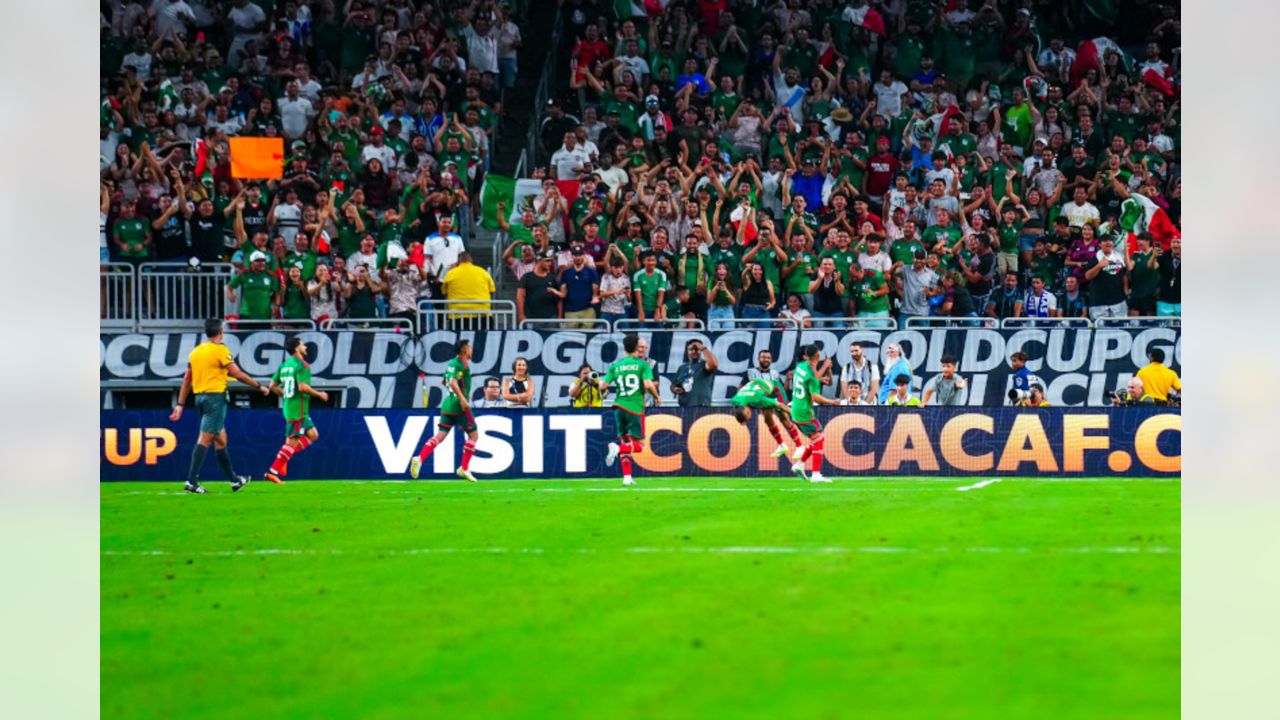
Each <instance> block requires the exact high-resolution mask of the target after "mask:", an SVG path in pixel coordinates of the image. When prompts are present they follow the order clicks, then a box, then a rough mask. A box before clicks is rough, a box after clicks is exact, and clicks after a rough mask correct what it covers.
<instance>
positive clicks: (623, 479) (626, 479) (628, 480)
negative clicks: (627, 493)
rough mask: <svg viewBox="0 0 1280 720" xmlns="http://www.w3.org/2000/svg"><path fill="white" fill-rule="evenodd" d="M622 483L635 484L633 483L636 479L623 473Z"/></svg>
mask: <svg viewBox="0 0 1280 720" xmlns="http://www.w3.org/2000/svg"><path fill="white" fill-rule="evenodd" d="M622 484H623V485H635V484H636V481H635V480H632V479H631V477H630V476H625V475H624V476H623V478H622Z"/></svg>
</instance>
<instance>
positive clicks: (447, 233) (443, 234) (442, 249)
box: [423, 215, 465, 279]
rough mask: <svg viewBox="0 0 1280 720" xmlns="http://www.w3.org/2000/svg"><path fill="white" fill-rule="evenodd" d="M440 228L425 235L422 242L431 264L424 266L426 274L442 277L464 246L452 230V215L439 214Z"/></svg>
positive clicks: (456, 259)
mask: <svg viewBox="0 0 1280 720" xmlns="http://www.w3.org/2000/svg"><path fill="white" fill-rule="evenodd" d="M439 224H440V229H439V231H437V232H434V233H432V234H430V235H428V236H427V239H426V240H425V241H424V242H423V246H424V247H423V252H424V253H426V254H427V255H430V256H431V265H430V267H428V268H426V270H427V276H428V277H434V278H438V279H443V278H444V274H445V273H447V272H449V269H450V268H452V267H453V266H454V265H457V264H458V256H459V255H461V254H462V251H463V250H465V248H464V247H463V246H462V236H461V235H459V234H457V233H455V232H454V231H453V217H452V216H450V215H442V216H440V221H439Z"/></svg>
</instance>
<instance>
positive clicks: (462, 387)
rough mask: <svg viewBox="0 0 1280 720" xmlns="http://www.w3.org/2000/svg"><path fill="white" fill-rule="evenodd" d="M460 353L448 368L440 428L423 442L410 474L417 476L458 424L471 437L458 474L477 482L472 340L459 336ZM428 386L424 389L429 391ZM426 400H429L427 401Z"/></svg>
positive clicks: (463, 447)
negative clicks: (473, 464)
mask: <svg viewBox="0 0 1280 720" xmlns="http://www.w3.org/2000/svg"><path fill="white" fill-rule="evenodd" d="M457 352H458V356H457V357H455V358H454V359H452V360H450V361H449V364H448V365H446V366H445V368H444V388H445V391H446V392H445V396H444V401H443V402H441V403H440V429H439V430H437V431H436V434H435V435H433V436H431V439H429V440H427V441H426V442H425V443H423V445H422V452H419V453H418V457H416V458H414V459H413V460H412V461H411V462H410V463H409V477H411V478H413V479H415V480H417V479H418V472H419V471H421V469H422V463H424V462H426V461H427V457H428V456H430V455H431V453H432V452H434V451H435V449H436V447H437V446H439V445H440V443H441V442H444V439H445V438H446V437H449V432H450V431H451V430H453V429H454V428H458V429H459V430H461V431H462V432H464V433H466V435H467V440H466V442H464V443H463V445H462V463H461V466H460V467H459V468H458V477H460V478H462V479H463V480H466V481H467V482H475V481H476V476H475V475H472V474H471V470H469V469H468V468H470V467H471V458H472V456H474V455H475V454H476V437H477V433H476V419H475V418H474V417H472V415H471V341H470V340H459V341H458V346H457ZM425 392H426V391H425V390H424V391H423V393H424V394H425ZM424 404H425V403H424Z"/></svg>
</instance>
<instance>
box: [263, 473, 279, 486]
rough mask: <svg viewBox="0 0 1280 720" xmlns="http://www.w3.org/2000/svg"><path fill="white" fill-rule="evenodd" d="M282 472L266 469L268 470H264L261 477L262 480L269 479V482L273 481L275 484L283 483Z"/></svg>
mask: <svg viewBox="0 0 1280 720" xmlns="http://www.w3.org/2000/svg"><path fill="white" fill-rule="evenodd" d="M282 474H283V473H277V472H276V471H275V470H268V471H266V472H264V473H262V479H263V480H270V481H271V482H273V483H275V484H276V485H283V484H284V478H283V477H281V475H282Z"/></svg>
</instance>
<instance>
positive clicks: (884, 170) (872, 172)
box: [862, 137, 898, 206]
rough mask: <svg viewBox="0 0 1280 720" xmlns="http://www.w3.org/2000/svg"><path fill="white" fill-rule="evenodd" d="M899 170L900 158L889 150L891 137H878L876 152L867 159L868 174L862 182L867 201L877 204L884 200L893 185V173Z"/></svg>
mask: <svg viewBox="0 0 1280 720" xmlns="http://www.w3.org/2000/svg"><path fill="white" fill-rule="evenodd" d="M896 172H898V158H896V157H894V156H893V153H891V152H889V138H887V137H880V138H877V139H876V154H875V155H872V156H871V157H870V158H868V159H867V174H866V177H865V178H864V179H863V182H862V192H863V193H864V194H865V195H866V196H867V201H868V202H871V203H874V204H875V205H877V206H878V205H881V204H883V202H884V194H885V193H887V192H889V188H890V187H891V186H892V185H893V175H894V173H896Z"/></svg>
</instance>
